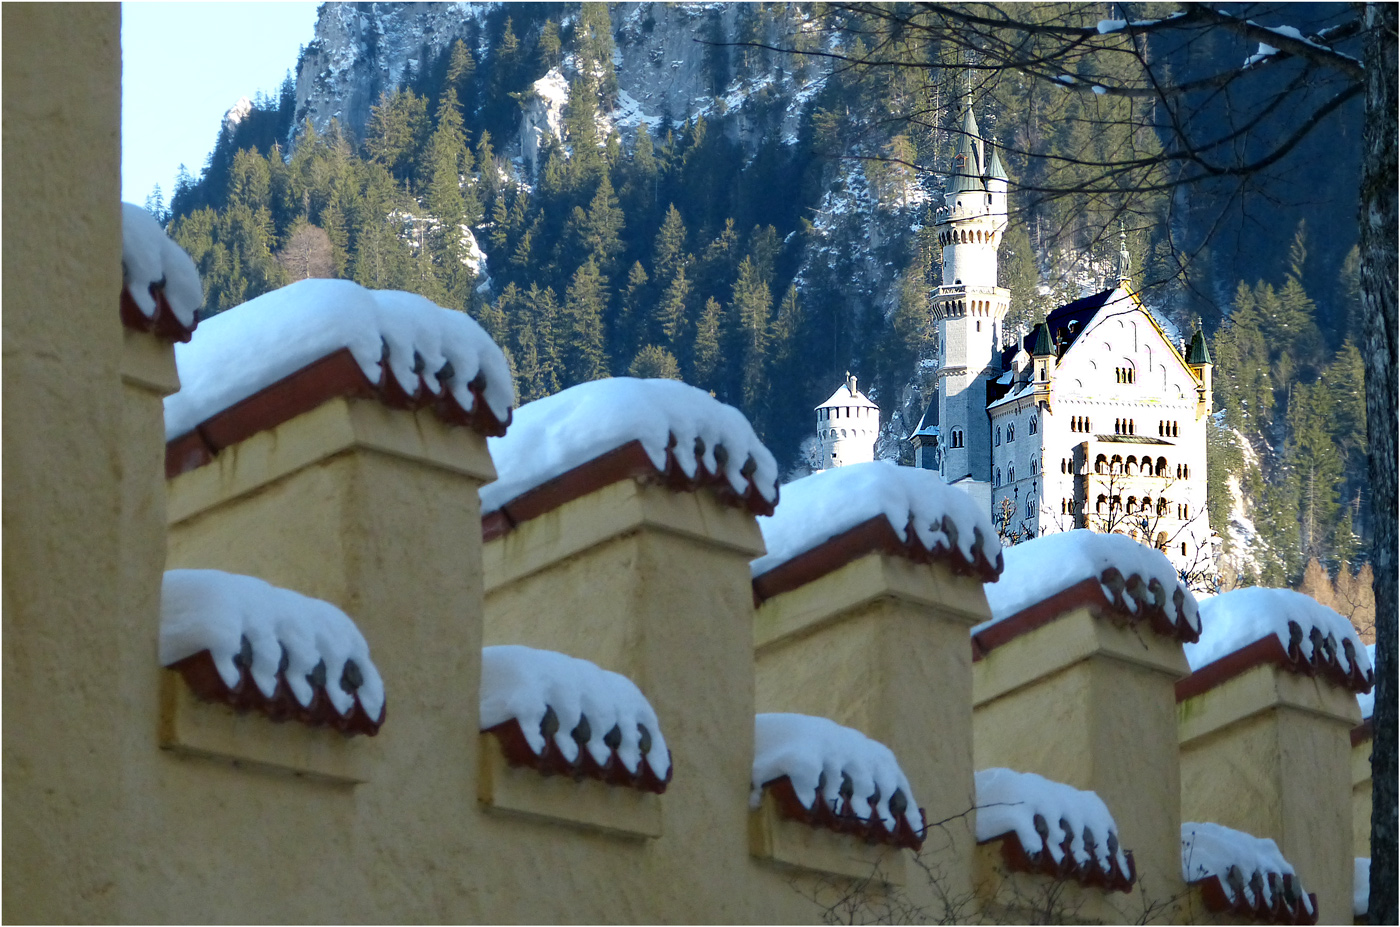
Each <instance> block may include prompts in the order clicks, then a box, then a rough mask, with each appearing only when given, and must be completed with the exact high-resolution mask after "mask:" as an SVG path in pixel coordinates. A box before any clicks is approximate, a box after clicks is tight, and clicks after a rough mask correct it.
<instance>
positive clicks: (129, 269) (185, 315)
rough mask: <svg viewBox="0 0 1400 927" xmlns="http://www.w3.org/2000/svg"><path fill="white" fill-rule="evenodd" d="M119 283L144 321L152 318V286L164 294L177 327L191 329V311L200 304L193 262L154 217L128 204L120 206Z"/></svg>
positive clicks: (200, 287) (201, 298)
mask: <svg viewBox="0 0 1400 927" xmlns="http://www.w3.org/2000/svg"><path fill="white" fill-rule="evenodd" d="M122 282H123V283H124V284H125V285H126V291H127V292H128V293H129V294H131V298H132V300H133V301H135V303H136V305H137V306H138V307H139V308H140V309H141V311H142V312H143V313H144V314H145V316H146V318H148V319H154V318H155V315H156V297H155V295H154V294H153V293H152V292H151V287H153V286H154V287H156V288H157V289H162V288H163V289H164V290H165V299H166V302H168V303H169V304H170V309H171V311H173V312H174V313H175V318H176V319H177V320H178V321H179V323H180V324H181V325H183V326H184V327H185V328H186V329H192V328H194V326H195V320H194V314H195V310H197V309H198V308H199V307H200V306H201V305H202V304H203V303H204V285H203V284H202V283H200V280H199V271H198V270H196V269H195V266H194V261H192V260H190V256H189V255H188V254H186V253H185V252H184V249H182V248H181V247H180V246H179V245H177V244H175V242H173V241H171V240H170V239H169V237H167V236H166V234H165V231H164V230H163V229H162V228H161V227H160V223H159V222H157V221H156V219H155V216H152V215H151V214H150V213H149V212H147V211H146V210H144V209H142V208H141V207H140V206H134V205H132V204H131V203H122Z"/></svg>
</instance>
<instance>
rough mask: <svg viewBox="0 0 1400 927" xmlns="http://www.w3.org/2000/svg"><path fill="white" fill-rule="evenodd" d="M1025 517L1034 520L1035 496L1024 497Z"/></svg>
mask: <svg viewBox="0 0 1400 927" xmlns="http://www.w3.org/2000/svg"><path fill="white" fill-rule="evenodd" d="M1026 517H1027V518H1034V517H1035V496H1027V497H1026Z"/></svg>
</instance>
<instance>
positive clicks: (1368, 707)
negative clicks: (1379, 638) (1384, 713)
mask: <svg viewBox="0 0 1400 927" xmlns="http://www.w3.org/2000/svg"><path fill="white" fill-rule="evenodd" d="M1366 659H1367V660H1369V661H1370V663H1371V667H1372V668H1373V669H1374V668H1375V665H1376V645H1375V644H1367V645H1366ZM1356 707H1358V708H1360V709H1361V717H1362V719H1363V720H1366V721H1369V720H1370V719H1371V714H1372V713H1373V712H1374V711H1375V710H1376V690H1375V688H1374V687H1373V688H1372V689H1371V691H1370V692H1359V693H1357V696H1356Z"/></svg>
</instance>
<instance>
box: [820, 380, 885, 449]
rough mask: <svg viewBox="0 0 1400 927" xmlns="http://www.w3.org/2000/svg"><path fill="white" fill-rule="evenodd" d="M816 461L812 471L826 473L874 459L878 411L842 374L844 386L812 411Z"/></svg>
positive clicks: (877, 434)
mask: <svg viewBox="0 0 1400 927" xmlns="http://www.w3.org/2000/svg"><path fill="white" fill-rule="evenodd" d="M816 413H817V440H818V441H819V442H820V447H821V449H820V451H819V452H818V459H817V461H816V466H815V467H813V468H812V469H813V470H830V469H831V468H833V467H844V466H847V465H848V464H854V463H869V462H870V461H872V460H874V459H875V439H876V438H877V437H879V435H880V407H879V406H877V405H875V403H873V402H871V401H870V400H869V399H868V398H867V397H866V395H865V394H864V393H862V392H861V391H860V390H859V389H857V388H856V378H855V377H853V376H851V374H850V371H847V372H846V382H845V383H842V384H841V386H840V387H838V388H837V390H836V392H834V393H832V394H831V398H830V399H828V400H827V401H826V402H824V403H822V404H821V405H819V406H817V408H816Z"/></svg>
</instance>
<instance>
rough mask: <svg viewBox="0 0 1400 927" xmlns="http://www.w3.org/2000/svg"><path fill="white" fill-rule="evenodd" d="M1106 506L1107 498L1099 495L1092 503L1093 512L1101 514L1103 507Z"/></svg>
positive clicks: (1101, 494)
mask: <svg viewBox="0 0 1400 927" xmlns="http://www.w3.org/2000/svg"><path fill="white" fill-rule="evenodd" d="M1107 504H1108V496H1105V495H1104V494H1103V493H1099V498H1098V499H1096V500H1095V501H1094V511H1095V512H1098V513H1099V514H1100V515H1102V514H1103V509H1104V506H1105V505H1107Z"/></svg>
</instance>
